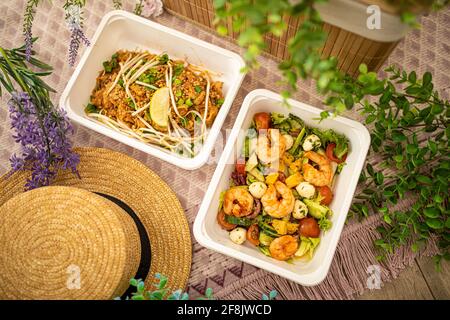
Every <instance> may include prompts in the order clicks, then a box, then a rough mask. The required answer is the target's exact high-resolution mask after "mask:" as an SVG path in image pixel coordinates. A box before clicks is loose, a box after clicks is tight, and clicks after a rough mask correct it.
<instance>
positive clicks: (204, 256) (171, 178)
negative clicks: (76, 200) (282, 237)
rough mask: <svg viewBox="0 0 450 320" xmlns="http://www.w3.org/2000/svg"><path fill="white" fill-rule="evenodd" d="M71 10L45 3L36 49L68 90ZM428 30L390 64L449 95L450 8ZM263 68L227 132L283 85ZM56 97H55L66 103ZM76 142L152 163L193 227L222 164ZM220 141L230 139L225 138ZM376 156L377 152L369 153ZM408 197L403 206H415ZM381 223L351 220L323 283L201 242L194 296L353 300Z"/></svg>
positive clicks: (91, 9)
mask: <svg viewBox="0 0 450 320" xmlns="http://www.w3.org/2000/svg"><path fill="white" fill-rule="evenodd" d="M123 3H124V7H125V9H127V10H131V9H132V7H133V3H134V1H123ZM23 7H24V1H23V0H19V1H12V0H10V1H2V2H1V3H0V10H1V12H2V13H3V15H2V16H1V17H0V28H1V29H2V33H1V34H0V43H1V45H2V46H5V47H13V46H17V45H18V44H21V43H22V41H23V40H22V39H23V37H22V29H21V27H20V25H21V19H22V12H23ZM111 9H112V5H111V2H110V1H88V2H87V7H86V9H85V30H86V33H87V35H88V36H92V34H93V33H94V31H95V29H96V27H97V25H98V23H99V21H100V19H101V17H102V16H103V15H104V14H105V13H106V12H108V11H109V10H111ZM63 17H64V12H63V10H62V9H61V8H60V7H59V5H58V6H56V5H54V6H51V5H49V3H48V2H43V3H42V4H40V10H39V12H38V14H37V16H36V19H35V25H34V29H33V31H34V34H35V35H38V36H39V37H40V39H39V41H38V44H37V45H36V50H37V52H38V53H39V56H40V57H41V58H42V59H43V60H44V61H46V62H48V63H50V64H51V65H53V66H54V68H55V72H54V73H53V75H52V76H50V77H49V78H48V81H49V82H50V84H51V85H53V86H54V87H55V89H57V91H58V93H61V92H62V90H63V88H64V86H65V85H66V83H67V80H68V79H69V77H70V75H71V73H72V71H73V69H72V68H70V67H69V65H68V64H67V62H66V61H67V57H66V52H67V45H68V42H69V33H68V31H67V30H66V25H65V23H64V21H63ZM155 20H156V21H157V22H159V23H161V24H164V25H166V26H169V27H172V28H174V29H177V30H180V31H183V32H185V33H187V34H190V35H192V36H195V37H198V38H200V39H202V40H205V41H207V42H211V43H213V44H216V45H219V46H221V47H224V48H227V49H230V50H233V51H236V52H241V53H242V51H241V50H240V49H239V48H238V47H237V46H236V45H234V44H233V43H230V42H229V41H227V40H224V39H222V38H220V37H218V36H216V35H214V34H211V33H209V32H208V31H206V30H204V29H203V28H199V27H197V26H195V25H193V24H191V23H188V22H186V21H184V20H182V19H180V18H177V17H174V16H171V15H168V14H164V15H163V16H161V17H159V18H157V19H155ZM422 24H423V27H422V29H420V30H415V31H413V32H411V33H410V34H409V35H408V36H407V37H406V39H404V40H403V41H402V42H401V43H400V44H399V46H398V47H397V48H396V49H395V51H394V52H393V54H392V55H391V57H390V58H389V61H388V63H397V64H399V65H401V66H402V67H404V68H406V69H412V68H414V69H415V70H416V71H417V72H418V73H422V72H424V71H426V70H428V71H431V72H432V73H433V75H434V79H435V87H436V89H438V90H440V91H441V93H442V95H443V97H445V98H447V99H448V97H449V83H450V77H449V75H448V73H446V72H447V70H449V69H450V10H449V9H447V10H445V11H441V12H439V13H436V14H432V15H430V16H427V17H423V18H422ZM260 64H261V68H260V69H259V70H257V71H252V72H251V73H249V74H248V75H247V76H246V78H245V79H244V81H243V83H242V87H241V89H240V90H239V93H238V95H237V97H236V99H235V102H234V104H233V107H232V109H231V110H230V113H229V115H228V117H227V119H226V121H225V124H224V126H223V129H222V133H223V137H225V132H226V130H228V129H230V128H231V127H232V125H233V122H234V120H235V117H236V114H237V112H238V111H239V106H240V105H241V103H242V101H243V99H244V97H245V95H246V94H247V93H248V92H249V91H251V90H253V89H256V88H267V89H270V90H273V91H278V90H280V87H278V86H277V85H276V83H277V81H278V80H280V79H281V77H280V74H279V72H278V70H277V64H276V62H274V61H272V60H270V59H268V58H265V57H263V58H261V59H260ZM58 98H59V95H55V99H54V101H58ZM294 98H295V99H297V100H300V101H302V102H305V103H309V104H311V105H314V106H317V107H321V99H320V97H319V96H318V95H317V93H316V90H315V86H314V83H312V82H311V81H305V82H303V83H301V84H300V86H299V91H298V92H297V93H296V94H295V95H294ZM5 105H6V99H5V98H3V100H2V106H3V107H1V108H0V146H1V148H0V174H1V173H5V172H6V171H7V170H8V169H9V164H8V158H9V157H10V155H11V153H12V152H14V151H16V150H17V146H16V145H15V144H14V141H13V139H12V138H11V132H10V131H9V127H10V124H9V120H8V114H7V111H6V108H5ZM347 116H348V117H350V118H353V119H356V120H358V119H360V117H359V116H358V115H357V114H356V113H355V112H351V113H349V114H347ZM74 139H75V143H76V144H77V145H80V146H99V147H103V146H106V147H108V148H112V149H114V150H117V151H121V152H124V153H126V154H128V155H130V156H132V157H134V158H136V159H138V160H140V161H142V162H143V163H145V164H146V165H147V166H148V167H149V168H151V169H152V170H153V171H154V172H156V173H157V174H158V175H159V176H160V177H161V178H163V179H164V180H165V181H166V182H167V183H168V184H169V186H170V187H171V188H172V189H173V190H174V191H175V193H176V194H177V195H178V198H179V199H180V202H181V204H182V206H183V208H184V209H185V211H186V214H187V219H188V222H189V224H190V225H191V226H192V223H193V221H194V219H195V216H196V214H197V210H198V205H199V204H200V203H201V200H202V197H203V195H204V192H205V190H206V188H207V186H208V184H209V181H210V179H211V176H212V173H213V171H214V169H215V164H214V162H209V164H207V165H205V166H204V167H202V168H200V169H199V170H195V171H185V170H182V169H179V168H177V167H175V166H173V165H170V164H167V163H165V162H163V161H161V160H158V159H155V158H153V157H151V156H149V155H146V154H144V153H142V152H140V151H138V150H135V149H133V148H131V147H128V146H125V145H123V144H121V143H119V142H116V141H114V140H111V139H109V138H107V137H104V136H101V135H99V134H97V133H95V132H93V131H90V130H88V129H85V128H82V127H80V126H75V137H74ZM217 143H218V144H224V143H225V141H224V139H223V138H219V139H218V141H217ZM369 157H373V155H369ZM409 201H410V200H408V199H406V200H405V201H404V202H402V203H400V204H399V206H408V205H409ZM379 223H380V221H379V219H378V218H377V217H371V218H369V219H367V220H365V221H363V222H362V223H358V222H350V223H349V224H348V225H347V226H346V227H345V228H344V231H343V234H342V238H341V241H340V243H339V246H338V249H337V252H336V256H335V258H334V260H333V263H332V266H331V269H330V274H329V276H328V277H327V278H326V279H325V281H324V282H323V283H322V284H321V285H319V286H316V287H310V288H306V287H302V286H299V285H296V284H293V283H292V282H287V281H285V280H284V279H281V278H280V277H277V276H274V275H272V274H270V273H268V272H265V271H262V270H259V269H257V268H255V267H253V266H251V265H248V264H245V263H242V262H240V261H237V260H235V259H232V258H229V257H226V256H224V255H221V254H218V253H215V252H213V251H210V250H207V249H205V248H203V247H201V246H200V245H199V244H197V243H196V242H195V240H194V238H193V237H192V239H193V263H192V271H191V276H190V279H189V285H188V291H189V293H190V294H191V296H192V297H195V296H196V295H199V294H200V293H203V292H204V290H205V288H206V287H211V288H213V290H214V292H215V293H216V297H218V298H243V297H255V298H257V297H260V293H261V292H267V291H268V290H271V289H278V291H279V293H280V297H282V298H314V299H323V298H352V297H353V296H354V295H355V294H356V293H362V292H363V291H364V290H365V288H366V280H367V277H368V275H367V273H366V271H367V267H368V266H370V265H373V264H377V262H376V260H375V255H376V253H375V252H373V245H372V241H373V239H374V238H375V237H376V233H375V231H374V229H375V227H376V225H377V224H379ZM434 249H435V248H433V247H430V248H428V249H427V250H426V252H425V254H430V253H432V252H433V250H434ZM413 261H414V255H413V254H412V253H411V252H410V251H409V250H407V249H405V250H400V251H398V252H397V253H396V255H395V256H393V257H391V258H390V259H388V261H387V262H386V263H384V264H382V265H381V271H382V280H383V281H389V280H390V279H392V278H395V277H397V275H398V273H399V272H400V271H401V270H402V269H403V268H405V267H406V266H408V265H410V264H411V263H412V262H413Z"/></svg>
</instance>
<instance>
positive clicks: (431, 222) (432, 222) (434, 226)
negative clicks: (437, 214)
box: [425, 219, 444, 229]
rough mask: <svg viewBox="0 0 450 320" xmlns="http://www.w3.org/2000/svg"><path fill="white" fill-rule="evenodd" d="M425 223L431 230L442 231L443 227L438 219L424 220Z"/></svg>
mask: <svg viewBox="0 0 450 320" xmlns="http://www.w3.org/2000/svg"><path fill="white" fill-rule="evenodd" d="M425 222H426V224H427V225H428V226H429V227H430V228H432V229H442V228H443V227H444V223H443V222H442V221H441V220H438V219H426V220H425Z"/></svg>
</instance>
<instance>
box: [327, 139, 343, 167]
mask: <svg viewBox="0 0 450 320" xmlns="http://www.w3.org/2000/svg"><path fill="white" fill-rule="evenodd" d="M334 148H336V143H334V142H331V143H329V144H328V145H327V150H326V154H327V157H328V159H330V160H331V161H334V162H336V163H342V162H344V161H345V159H347V154H344V155H343V156H342V159H339V158H338V157H336V156H335V155H334Z"/></svg>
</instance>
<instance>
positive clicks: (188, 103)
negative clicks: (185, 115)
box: [185, 98, 193, 107]
mask: <svg viewBox="0 0 450 320" xmlns="http://www.w3.org/2000/svg"><path fill="white" fill-rule="evenodd" d="M185 103H186V105H187V106H188V107H192V105H193V103H192V100H191V98H188V99H187V100H186V101H185Z"/></svg>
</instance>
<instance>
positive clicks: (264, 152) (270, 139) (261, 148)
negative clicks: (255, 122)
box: [256, 129, 286, 164]
mask: <svg viewBox="0 0 450 320" xmlns="http://www.w3.org/2000/svg"><path fill="white" fill-rule="evenodd" d="M285 151H286V143H285V141H284V137H283V136H282V135H281V133H280V130H278V129H269V130H267V132H263V130H261V131H260V133H259V135H258V141H257V146H256V153H257V155H258V158H259V160H261V162H263V163H265V164H267V163H271V162H275V161H277V160H278V159H280V158H281V157H282V156H283V153H284V152H285Z"/></svg>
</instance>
